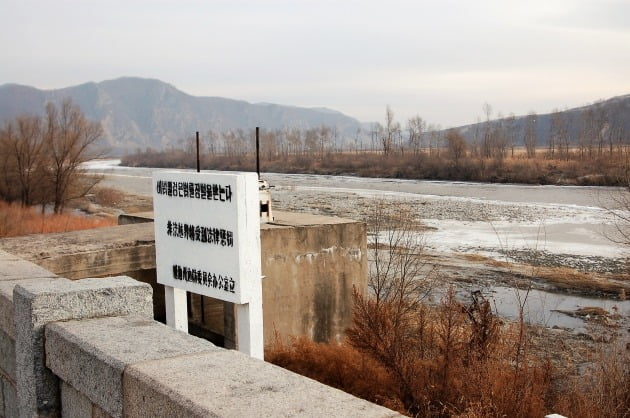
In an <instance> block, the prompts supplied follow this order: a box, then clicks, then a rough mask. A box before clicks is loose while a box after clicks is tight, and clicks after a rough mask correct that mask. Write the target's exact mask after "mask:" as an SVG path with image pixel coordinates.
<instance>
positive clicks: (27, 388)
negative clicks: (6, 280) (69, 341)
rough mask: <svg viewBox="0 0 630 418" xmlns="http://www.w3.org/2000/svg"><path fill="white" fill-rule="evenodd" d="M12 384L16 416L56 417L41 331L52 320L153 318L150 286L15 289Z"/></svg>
mask: <svg viewBox="0 0 630 418" xmlns="http://www.w3.org/2000/svg"><path fill="white" fill-rule="evenodd" d="M13 303H14V306H15V325H16V326H15V337H16V338H15V349H16V378H17V379H16V380H17V393H18V395H19V396H18V399H19V411H20V415H21V416H34V415H37V414H39V415H56V414H58V411H59V399H60V394H59V384H58V379H57V377H55V376H54V375H53V373H52V372H51V371H50V370H49V369H47V368H46V365H45V362H44V359H45V355H44V327H45V325H46V324H47V323H49V322H53V321H61V320H70V319H83V318H94V317H104V316H118V315H129V314H132V315H138V316H142V317H144V318H147V319H151V316H152V311H153V309H152V301H151V287H150V286H149V285H147V284H142V283H139V282H137V281H135V280H133V279H130V278H128V277H111V278H106V279H84V280H79V281H75V282H72V281H69V280H60V281H52V282H50V283H39V282H30V281H29V282H28V283H21V284H18V285H16V286H15V289H14V290H13Z"/></svg>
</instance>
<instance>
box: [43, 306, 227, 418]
mask: <svg viewBox="0 0 630 418" xmlns="http://www.w3.org/2000/svg"><path fill="white" fill-rule="evenodd" d="M218 350H219V348H217V347H215V346H214V345H212V344H210V343H209V342H207V341H205V340H202V339H199V338H196V337H193V336H191V335H188V334H185V333H182V332H179V331H176V330H174V329H172V328H170V327H167V326H166V325H163V324H161V323H159V322H156V321H153V320H147V319H145V318H140V317H113V318H98V319H87V320H81V321H67V322H56V323H51V324H49V325H48V326H47V327H46V364H47V366H48V367H49V368H50V369H51V370H52V371H53V372H54V373H55V375H57V376H59V377H60V378H61V379H62V380H63V381H65V382H68V383H69V384H71V385H72V386H73V387H75V388H80V390H81V392H82V393H83V394H84V395H85V396H86V397H87V398H88V399H90V401H92V402H93V403H94V404H96V405H98V406H99V407H100V408H102V409H103V410H104V411H105V412H107V413H108V414H110V415H112V416H114V417H120V416H122V412H123V401H122V393H123V390H122V375H123V371H124V370H125V367H127V366H128V365H130V364H135V363H138V362H142V361H146V360H153V359H163V358H170V357H175V356H182V355H189V354H191V353H204V352H216V351H218ZM87 370H89V373H86V371H87Z"/></svg>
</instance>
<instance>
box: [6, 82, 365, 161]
mask: <svg viewBox="0 0 630 418" xmlns="http://www.w3.org/2000/svg"><path fill="white" fill-rule="evenodd" d="M65 98H70V99H72V101H73V102H74V103H75V104H77V105H78V106H80V107H81V110H82V111H83V113H84V114H85V115H86V116H87V117H88V118H89V119H91V120H98V121H101V123H102V125H103V130H104V136H105V139H106V141H107V143H108V145H109V146H110V147H111V149H112V151H113V152H114V153H118V154H120V153H125V152H129V151H132V150H135V149H137V148H142V149H143V148H146V147H152V148H155V149H162V148H164V147H166V146H168V145H169V144H176V143H177V142H178V141H179V140H182V139H184V138H188V137H190V136H191V135H193V134H194V132H195V131H199V132H200V133H201V134H202V135H203V134H204V133H206V132H208V131H209V130H213V131H216V132H226V131H228V130H233V129H238V128H241V129H244V130H247V129H250V128H254V127H256V126H260V127H261V128H262V129H282V128H300V129H307V128H314V127H319V126H321V125H327V126H330V127H333V126H335V127H337V130H338V132H339V133H340V134H341V135H346V136H354V135H355V134H356V132H357V130H358V129H359V128H360V127H361V123H360V122H359V121H358V120H356V119H354V118H351V117H349V116H346V115H344V114H342V113H340V112H337V111H334V110H330V109H325V108H303V107H294V106H281V105H277V104H271V103H258V104H252V103H248V102H245V101H239V100H232V99H226V98H221V97H196V96H191V95H189V94H186V93H184V92H182V91H180V90H177V89H176V88H175V87H173V86H172V85H170V84H167V83H164V82H162V81H159V80H154V79H144V78H135V77H124V78H119V79H115V80H108V81H103V82H100V83H86V84H81V85H78V86H73V87H67V88H63V89H57V90H39V89H36V88H33V87H29V86H22V85H17V84H4V85H2V86H0V121H2V120H10V119H12V118H14V117H16V116H18V115H22V114H40V115H41V114H43V113H44V107H45V104H46V103H47V102H49V101H51V102H54V103H59V102H61V101H62V100H64V99H65Z"/></svg>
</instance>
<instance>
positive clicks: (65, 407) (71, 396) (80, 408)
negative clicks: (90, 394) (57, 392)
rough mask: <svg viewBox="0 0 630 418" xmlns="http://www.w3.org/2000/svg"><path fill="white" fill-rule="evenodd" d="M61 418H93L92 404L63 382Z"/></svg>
mask: <svg viewBox="0 0 630 418" xmlns="http://www.w3.org/2000/svg"><path fill="white" fill-rule="evenodd" d="M61 418H92V402H90V400H89V399H88V398H87V397H85V396H84V395H82V394H81V392H79V391H78V390H76V389H75V388H73V387H72V386H70V385H69V384H67V383H65V382H61Z"/></svg>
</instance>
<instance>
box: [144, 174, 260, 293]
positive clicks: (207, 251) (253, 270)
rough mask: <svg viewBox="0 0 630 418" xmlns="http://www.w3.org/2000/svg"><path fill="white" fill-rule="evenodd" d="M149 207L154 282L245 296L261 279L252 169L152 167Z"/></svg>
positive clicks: (258, 221) (197, 290)
mask: <svg viewBox="0 0 630 418" xmlns="http://www.w3.org/2000/svg"><path fill="white" fill-rule="evenodd" d="M153 208H154V217H155V249H156V267H157V281H158V283H161V284H164V285H167V286H171V287H173V288H178V289H184V290H187V291H189V292H193V293H197V294H200V295H204V296H210V297H213V298H216V299H220V300H224V301H228V302H232V303H236V304H245V303H249V302H250V299H251V297H252V292H253V291H254V289H256V287H257V286H256V284H254V283H253V281H256V280H257V281H260V279H261V272H260V216H259V201H258V178H257V176H256V174H254V173H235V174H232V173H229V174H224V173H196V172H192V171H157V172H154V174H153Z"/></svg>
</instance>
